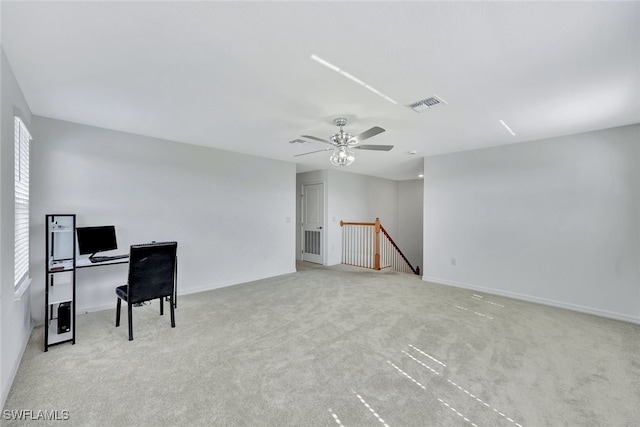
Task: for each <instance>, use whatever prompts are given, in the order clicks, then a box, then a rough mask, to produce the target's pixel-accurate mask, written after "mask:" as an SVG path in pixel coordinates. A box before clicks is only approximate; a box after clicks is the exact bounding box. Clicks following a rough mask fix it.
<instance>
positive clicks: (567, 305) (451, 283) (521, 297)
mask: <svg viewBox="0 0 640 427" xmlns="http://www.w3.org/2000/svg"><path fill="white" fill-rule="evenodd" d="M422 280H423V281H425V282H431V283H435V284H440V285H446V286H453V287H456V288H463V289H469V290H473V291H478V292H484V293H487V294H492V295H499V296H503V297H508V298H513V299H517V300H522V301H528V302H534V303H536V304H543V305H548V306H551V307H558V308H564V309H566V310H572V311H577V312H580V313H586V314H592V315H594V316H599V317H606V318H608V319H614V320H621V321H623V322H629V323H637V324H640V317H637V316H629V315H627V314H621V313H616V312H612V311H607V310H601V309H598V308H593V307H585V306H582V305H578V304H571V303H566V302H562V301H556V300H552V299H547V298H540V297H536V296H532V295H526V294H520V293H516V292H509V291H504V290H501V289H493V288H487V287H484V286H477V285H471V284H468V283H461V282H455V281H453V280H446V279H441V278H438V277H431V276H422Z"/></svg>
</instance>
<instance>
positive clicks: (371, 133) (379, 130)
mask: <svg viewBox="0 0 640 427" xmlns="http://www.w3.org/2000/svg"><path fill="white" fill-rule="evenodd" d="M382 132H384V129H382V128H381V127H378V126H374V127H372V128H371V129H369V130H365V131H364V132H362V133H361V134H360V135H356V136H354V137H353V139H355V140H356V141H358V142H360V141H364V140H365V139H367V138H371V137H372V136H376V135H378V134H379V133H382Z"/></svg>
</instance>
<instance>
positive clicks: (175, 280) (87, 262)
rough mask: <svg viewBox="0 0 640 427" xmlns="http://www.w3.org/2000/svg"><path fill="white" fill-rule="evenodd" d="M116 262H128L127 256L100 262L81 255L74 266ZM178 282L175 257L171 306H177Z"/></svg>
mask: <svg viewBox="0 0 640 427" xmlns="http://www.w3.org/2000/svg"><path fill="white" fill-rule="evenodd" d="M116 264H129V257H127V258H120V259H111V260H109V261H102V262H91V261H90V260H89V257H86V258H85V257H81V258H76V268H90V267H101V266H103V265H116ZM177 284H178V262H177V258H176V271H175V272H174V274H173V307H174V308H177V307H178V292H176V291H177V289H176V288H177Z"/></svg>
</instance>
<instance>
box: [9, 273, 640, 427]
mask: <svg viewBox="0 0 640 427" xmlns="http://www.w3.org/2000/svg"><path fill="white" fill-rule="evenodd" d="M113 302H114V309H113V310H107V311H103V312H98V313H91V314H87V315H81V316H78V318H77V322H78V323H77V340H76V345H70V344H64V345H61V346H56V347H52V348H51V349H50V350H49V352H47V353H44V352H43V351H42V339H43V338H42V336H43V330H42V327H38V328H36V329H35V331H34V333H33V336H32V337H31V340H30V343H29V345H28V348H27V350H26V353H25V355H24V358H23V360H22V363H21V365H20V369H19V372H18V374H17V377H16V379H15V382H14V384H13V387H12V389H11V391H10V394H9V397H8V399H7V402H6V406H5V408H4V409H5V412H3V415H6V410H32V411H34V414H35V413H36V411H39V410H48V411H54V410H57V411H68V415H69V419H68V420H66V421H57V422H46V421H42V420H39V421H33V422H30V423H27V422H24V421H20V422H17V421H16V422H14V421H9V420H6V419H4V418H3V420H2V422H3V425H8V426H12V425H31V424H33V425H38V426H44V425H50V424H56V425H64V426H114V425H115V426H141V425H149V426H213V425H215V426H345V427H349V426H390V427H394V426H474V425H476V426H512V427H513V426H518V425H521V426H607V427H610V426H640V342H639V337H640V325H634V324H629V323H624V322H619V321H614V320H608V319H603V318H598V317H594V316H590V315H585V314H580V313H574V312H570V311H566V310H561V309H557V308H551V307H545V306H541V305H537V304H531V303H527V302H522V301H516V300H512V299H508V298H503V297H497V296H491V295H486V294H485V295H480V294H477V293H475V294H474V293H473V292H470V291H467V290H462V289H456V288H452V287H447V286H440V285H434V284H429V283H425V282H423V281H421V280H420V279H419V277H417V276H412V275H407V274H402V273H395V272H387V273H376V272H371V271H367V270H360V269H352V268H347V267H344V266H340V267H333V268H327V267H321V266H314V265H311V264H304V263H303V264H300V265H299V271H298V272H297V273H294V274H290V275H285V276H281V277H277V278H272V279H268V280H260V281H257V282H252V283H247V284H242V285H237V286H231V287H227V288H223V289H218V290H214V291H209V292H204V293H200V294H194V295H187V296H182V297H180V298H179V301H178V309H177V311H176V322H177V327H176V328H175V329H172V328H171V327H170V323H169V316H168V315H167V314H168V313H166V312H165V316H163V317H160V316H159V315H158V305H157V302H156V303H154V304H153V305H150V306H145V307H140V308H136V309H135V310H134V341H131V342H129V341H128V340H127V323H126V310H125V312H124V320H123V324H121V326H120V328H115V327H114V318H115V293H114V299H113ZM165 309H166V306H165Z"/></svg>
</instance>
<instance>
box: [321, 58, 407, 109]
mask: <svg viewBox="0 0 640 427" xmlns="http://www.w3.org/2000/svg"><path fill="white" fill-rule="evenodd" d="M311 59H313V60H314V61H316V62H318V63H320V64H322V65H324V66H325V67H327V68H330V69H332V70H333V71H336V72H338V73H340V74H342V75H343V76H345V77H346V78H348V79H349V80H351V81H352V82H354V83H357V84H359V85H361V86H364V87H366V88H367V89H369V90H370V91H371V92H373V93H375V94H376V95H378V96H380V97H382V98H384V99H386V100H387V101H389V102H391V103H392V104H397V102H396V101H394V100H393V99H391V98H389V97H388V96H387V95H385V94H384V93H382V92H380V91H379V90H377V89H376V88H374V87H373V86H369V85H368V84H366V83H365V82H363V81H362V80H360V79H359V78H357V77H356V76H354V75H353V74H349V73H347V72H346V71H344V70H341V69H340V67H337V66H335V65H333V64H332V63H331V62H329V61H326V60H324V59H322V58H320V57H319V56H317V55H311Z"/></svg>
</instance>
